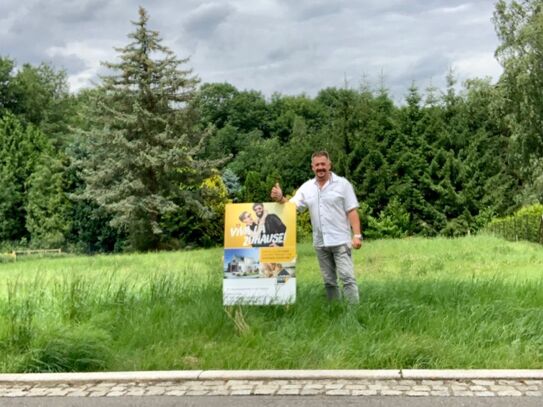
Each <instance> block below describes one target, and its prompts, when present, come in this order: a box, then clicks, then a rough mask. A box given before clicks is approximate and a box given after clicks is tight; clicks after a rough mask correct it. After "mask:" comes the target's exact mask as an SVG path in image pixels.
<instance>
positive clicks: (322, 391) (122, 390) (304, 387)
mask: <svg viewBox="0 0 543 407" xmlns="http://www.w3.org/2000/svg"><path fill="white" fill-rule="evenodd" d="M245 395H247V396H249V395H266V396H273V395H290V396H292V395H299V396H304V395H307V396H309V395H310V396H317V395H331V396H411V397H424V396H440V397H522V396H524V397H543V380H501V379H500V380H488V379H474V380H410V379H399V380H396V379H385V380H383V379H350V380H347V379H312V380H307V379H306V380H301V379H298V380H237V379H232V380H180V381H158V382H157V381H152V382H146V381H134V382H109V381H105V382H93V383H81V382H80V383H21V382H19V383H2V384H0V398H4V397H120V396H245ZM0 404H1V403H0Z"/></svg>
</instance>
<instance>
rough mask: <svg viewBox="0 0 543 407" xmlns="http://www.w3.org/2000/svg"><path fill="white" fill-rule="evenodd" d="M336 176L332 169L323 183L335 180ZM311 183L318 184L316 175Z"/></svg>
mask: <svg viewBox="0 0 543 407" xmlns="http://www.w3.org/2000/svg"><path fill="white" fill-rule="evenodd" d="M336 177H337V175H336V174H334V173H333V172H332V171H330V178H329V179H328V181H326V183H325V184H324V185H327V184H329V183H332V182H334V181H335V178H336ZM313 183H314V184H315V185H316V186H319V182H318V181H317V177H315V178H313Z"/></svg>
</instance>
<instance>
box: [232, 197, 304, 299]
mask: <svg viewBox="0 0 543 407" xmlns="http://www.w3.org/2000/svg"><path fill="white" fill-rule="evenodd" d="M223 276H224V278H223V304H224V305H236V304H250V305H268V304H291V303H294V302H295V300H296V206H295V205H294V204H293V203H286V204H278V203H270V202H264V203H241V204H228V205H226V210H225V222H224V264H223Z"/></svg>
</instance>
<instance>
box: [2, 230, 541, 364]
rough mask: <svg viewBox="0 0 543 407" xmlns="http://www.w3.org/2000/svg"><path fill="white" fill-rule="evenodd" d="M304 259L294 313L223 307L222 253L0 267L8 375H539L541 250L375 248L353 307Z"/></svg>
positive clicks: (360, 269) (425, 243) (473, 242)
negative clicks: (328, 292)
mask: <svg viewBox="0 0 543 407" xmlns="http://www.w3.org/2000/svg"><path fill="white" fill-rule="evenodd" d="M298 255H299V261H298V265H297V283H298V293H297V300H296V304H292V305H285V306H268V307H257V306H236V307H226V308H225V307H223V305H222V266H221V256H222V250H220V249H212V250H200V251H190V252H176V253H153V254H140V255H115V256H96V257H70V258H64V259H36V260H33V259H30V258H29V259H25V260H23V261H21V262H17V263H5V264H0V371H3V372H30V371H32V372H39V371H90V370H153V369H271V368H277V369H294V368H296V369H304V368H312V369H333V368H542V367H543V336H542V335H541V332H543V308H542V306H543V279H542V278H541V275H542V271H543V249H542V248H541V247H540V246H538V245H535V244H530V243H512V242H506V241H502V240H499V239H496V238H493V237H488V236H479V237H469V238H462V239H454V240H453V239H403V240H391V241H375V242H369V243H366V244H365V245H364V247H363V249H362V250H360V251H357V252H355V263H356V273H357V275H358V278H359V284H360V289H361V303H360V305H359V306H356V307H351V306H348V305H347V304H345V303H342V302H338V303H331V304H330V303H327V302H326V300H325V296H324V290H323V288H322V282H321V278H320V275H319V272H318V266H317V263H316V259H315V255H314V253H313V250H312V248H311V247H310V245H306V244H303V245H300V246H299V248H298Z"/></svg>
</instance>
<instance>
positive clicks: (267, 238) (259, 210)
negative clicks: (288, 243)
mask: <svg viewBox="0 0 543 407" xmlns="http://www.w3.org/2000/svg"><path fill="white" fill-rule="evenodd" d="M253 211H255V214H256V217H257V218H258V228H259V229H261V230H262V234H261V236H260V237H261V241H260V246H283V245H284V244H285V232H286V230H287V227H286V226H285V224H284V223H283V221H282V220H281V219H280V218H279V216H277V215H275V214H273V213H268V211H266V210H264V204H263V203H261V202H257V203H255V204H254V205H253Z"/></svg>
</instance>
